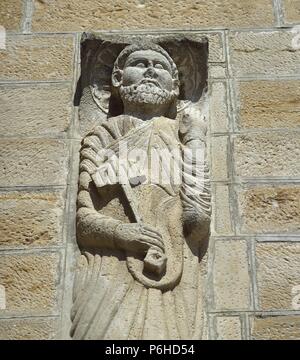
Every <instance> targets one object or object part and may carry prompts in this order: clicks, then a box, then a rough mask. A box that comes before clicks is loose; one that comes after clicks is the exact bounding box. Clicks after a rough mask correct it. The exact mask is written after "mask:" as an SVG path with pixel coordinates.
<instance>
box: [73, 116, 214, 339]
mask: <svg viewBox="0 0 300 360" xmlns="http://www.w3.org/2000/svg"><path fill="white" fill-rule="evenodd" d="M120 140H125V141H126V143H127V145H128V151H130V150H132V149H143V150H145V151H146V152H148V155H149V157H151V155H150V150H151V149H153V148H159V149H164V150H165V151H166V152H171V151H172V150H174V149H176V148H177V149H179V150H180V151H182V147H184V146H185V145H184V141H182V139H180V138H179V132H178V123H177V121H175V120H172V119H169V118H166V117H159V118H154V119H153V120H148V121H142V120H140V119H137V118H134V117H130V116H125V115H121V116H118V117H115V118H111V119H109V120H108V121H107V122H105V123H103V124H101V125H100V126H97V127H96V128H95V129H94V131H93V132H92V133H90V134H89V135H88V136H86V137H85V139H84V141H83V146H82V149H81V160H80V178H79V193H78V212H77V234H78V235H77V238H78V243H79V246H80V249H81V253H82V255H81V257H80V259H79V264H78V269H77V273H76V278H75V283H74V292H73V308H72V314H71V317H72V323H73V325H72V329H71V336H72V337H73V338H74V339H114V340H117V339H200V338H201V337H202V336H203V334H202V332H203V327H204V320H205V319H204V314H203V307H204V304H203V288H204V284H203V276H202V275H201V271H200V262H201V258H202V255H203V238H207V236H208V231H207V226H208V225H209V215H210V191H209V183H208V182H207V181H206V182H205V186H204V188H203V189H201V191H200V192H199V191H198V192H197V190H196V191H195V194H194V196H191V197H190V203H189V204H185V201H183V200H182V197H181V192H182V191H183V188H184V186H185V184H177V183H176V182H175V181H173V180H174V179H173V178H172V179H171V181H170V184H159V183H151V181H145V182H143V183H141V184H136V185H135V186H132V187H131V191H132V195H133V197H134V202H135V206H136V208H137V209H136V210H137V211H138V213H139V214H140V218H141V219H142V222H143V223H144V224H146V225H150V226H152V227H154V228H155V229H157V230H158V231H159V232H160V233H161V235H162V239H163V242H164V246H165V254H166V257H167V265H166V271H165V273H163V275H162V276H160V277H157V276H152V275H151V274H149V273H145V272H144V264H143V259H144V257H145V254H138V253H136V254H135V253H130V252H126V251H124V250H121V249H119V248H118V247H117V246H116V243H115V239H114V231H115V229H116V227H117V226H118V225H119V224H121V223H132V222H135V221H136V219H135V218H134V214H133V211H132V208H131V204H130V200H129V199H128V198H127V197H126V194H124V191H122V190H123V189H122V186H121V185H120V184H118V182H110V181H109V176H108V177H107V178H105V177H102V178H100V179H99V174H98V175H97V169H99V167H101V166H102V165H103V163H104V161H105V159H103V158H101V156H100V157H99V156H97V154H99V151H100V152H101V149H107V148H114V147H115V148H116V145H117V144H119V142H120ZM202 140H203V139H202ZM159 166H164V165H163V164H160V165H159ZM205 171H206V173H205V174H206V176H207V169H206V170H205ZM140 175H144V174H140ZM97 176H98V177H97ZM148 176H150V175H149V174H148ZM191 204H192V205H191ZM191 208H192V210H193V211H192V212H191ZM185 209H187V210H186V213H187V214H189V213H192V218H193V219H192V221H191V223H192V224H193V225H192V226H193V227H194V229H192V230H191V229H190V231H189V234H187V233H186V230H185V229H184V222H185V221H186V220H185V219H186V218H187V216H185ZM203 227H204V228H206V230H205V231H204V232H203V231H202V230H203ZM201 233H204V234H205V235H204V236H200V234H201ZM195 234H196V236H195ZM197 234H199V236H198V235H197Z"/></svg>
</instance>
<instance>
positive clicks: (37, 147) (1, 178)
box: [0, 139, 68, 186]
mask: <svg viewBox="0 0 300 360" xmlns="http://www.w3.org/2000/svg"><path fill="white" fill-rule="evenodd" d="M0 144H1V154H0V166H1V169H3V170H2V172H1V173H0V186H17V185H19V186H24V185H27V186H29V185H36V186H41V185H65V184H66V177H67V173H68V146H67V143H66V142H65V141H62V140H44V139H9V140H7V139H1V140H0Z"/></svg>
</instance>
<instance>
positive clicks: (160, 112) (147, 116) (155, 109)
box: [124, 102, 170, 120]
mask: <svg viewBox="0 0 300 360" xmlns="http://www.w3.org/2000/svg"><path fill="white" fill-rule="evenodd" d="M169 107H170V104H168V103H167V104H160V105H157V104H139V105H137V104H136V103H132V102H131V103H125V102H124V115H130V116H133V117H136V118H138V119H141V120H151V119H152V118H154V117H160V116H166V114H167V113H168V110H169Z"/></svg>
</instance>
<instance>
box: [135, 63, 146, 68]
mask: <svg viewBox="0 0 300 360" xmlns="http://www.w3.org/2000/svg"><path fill="white" fill-rule="evenodd" d="M135 66H136V67H139V68H144V67H145V64H144V63H142V62H140V63H137V64H136V65H135Z"/></svg>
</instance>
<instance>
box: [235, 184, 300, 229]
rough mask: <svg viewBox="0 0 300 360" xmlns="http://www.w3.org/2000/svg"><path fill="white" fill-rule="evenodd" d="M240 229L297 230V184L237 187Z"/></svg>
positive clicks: (299, 226) (299, 207)
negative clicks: (238, 188)
mask: <svg viewBox="0 0 300 360" xmlns="http://www.w3.org/2000/svg"><path fill="white" fill-rule="evenodd" d="M238 199H239V208H240V216H241V224H242V232H243V233H245V232H246V233H272V232H276V233H286V232H290V233H296V232H300V222H299V219H300V187H299V186H273V187H270V186H256V187H250V188H243V189H240V190H239V191H238Z"/></svg>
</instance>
